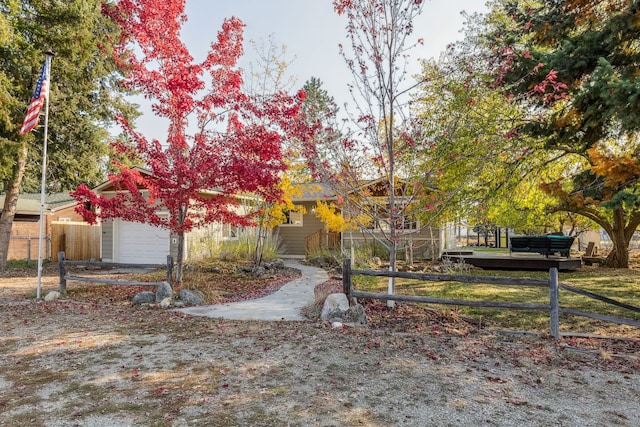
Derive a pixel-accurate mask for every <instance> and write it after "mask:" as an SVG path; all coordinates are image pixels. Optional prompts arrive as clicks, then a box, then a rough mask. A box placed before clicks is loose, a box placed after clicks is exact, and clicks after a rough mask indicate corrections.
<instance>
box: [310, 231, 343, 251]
mask: <svg viewBox="0 0 640 427" xmlns="http://www.w3.org/2000/svg"><path fill="white" fill-rule="evenodd" d="M339 247H340V233H335V232H332V231H326V230H322V229H321V230H318V231H316V232H315V233H313V234H310V235H308V236H307V237H306V238H305V242H304V251H305V254H306V255H309V253H311V252H313V251H316V250H319V249H336V248H339Z"/></svg>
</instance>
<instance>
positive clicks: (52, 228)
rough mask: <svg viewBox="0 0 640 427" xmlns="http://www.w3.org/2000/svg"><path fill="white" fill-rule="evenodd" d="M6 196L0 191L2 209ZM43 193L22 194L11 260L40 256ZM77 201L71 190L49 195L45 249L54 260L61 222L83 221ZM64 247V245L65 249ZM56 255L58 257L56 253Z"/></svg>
mask: <svg viewBox="0 0 640 427" xmlns="http://www.w3.org/2000/svg"><path fill="white" fill-rule="evenodd" d="M4 201H5V195H4V194H0V212H2V208H3V206H4ZM40 204H41V200H40V193H25V194H20V195H19V196H18V203H17V206H16V213H15V216H14V219H13V225H12V227H11V238H10V241H9V252H8V256H7V259H9V260H18V259H26V260H33V259H37V258H38V241H39V237H40V208H41V206H40ZM75 207H76V201H75V199H74V198H73V197H71V196H70V195H69V193H52V194H47V195H45V205H44V218H45V222H44V228H43V248H42V254H43V258H44V259H51V257H52V255H55V253H57V251H58V250H61V248H60V242H61V238H60V233H56V230H57V229H59V227H56V225H57V224H58V223H61V222H64V223H72V222H76V221H82V217H81V216H80V215H79V214H77V213H76V212H75V210H74V209H75ZM62 250H64V248H62ZM54 257H55V256H54Z"/></svg>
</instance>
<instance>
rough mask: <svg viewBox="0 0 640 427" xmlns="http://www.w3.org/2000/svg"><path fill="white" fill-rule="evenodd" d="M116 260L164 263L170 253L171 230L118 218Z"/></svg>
mask: <svg viewBox="0 0 640 427" xmlns="http://www.w3.org/2000/svg"><path fill="white" fill-rule="evenodd" d="M118 221H119V224H118V255H117V258H118V259H117V260H116V262H122V263H127V264H128V263H131V264H164V263H166V262H167V255H169V230H166V229H164V228H158V227H152V226H150V225H148V224H142V223H140V222H127V221H122V220H118Z"/></svg>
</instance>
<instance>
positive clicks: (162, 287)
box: [155, 282, 173, 303]
mask: <svg viewBox="0 0 640 427" xmlns="http://www.w3.org/2000/svg"><path fill="white" fill-rule="evenodd" d="M171 297H173V289H172V288H171V285H170V284H169V283H168V282H162V283H160V284H159V285H158V287H157V288H156V299H155V302H156V303H159V302H161V301H162V300H163V299H165V298H171Z"/></svg>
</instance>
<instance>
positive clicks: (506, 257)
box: [442, 250, 582, 271]
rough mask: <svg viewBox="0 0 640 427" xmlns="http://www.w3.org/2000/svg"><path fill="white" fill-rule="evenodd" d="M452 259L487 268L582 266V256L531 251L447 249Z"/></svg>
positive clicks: (514, 268) (446, 252)
mask: <svg viewBox="0 0 640 427" xmlns="http://www.w3.org/2000/svg"><path fill="white" fill-rule="evenodd" d="M442 256H443V257H445V256H446V257H448V258H450V259H452V260H463V261H464V262H465V263H467V264H471V265H473V266H474V267H478V268H482V269H485V270H549V269H550V268H552V267H555V268H557V269H558V271H573V270H577V269H579V268H580V267H582V260H581V259H580V258H566V257H561V256H557V255H554V256H549V257H548V258H547V257H545V256H543V255H540V254H531V253H508V252H490V251H459V250H453V251H445V252H444V253H443V255H442Z"/></svg>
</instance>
